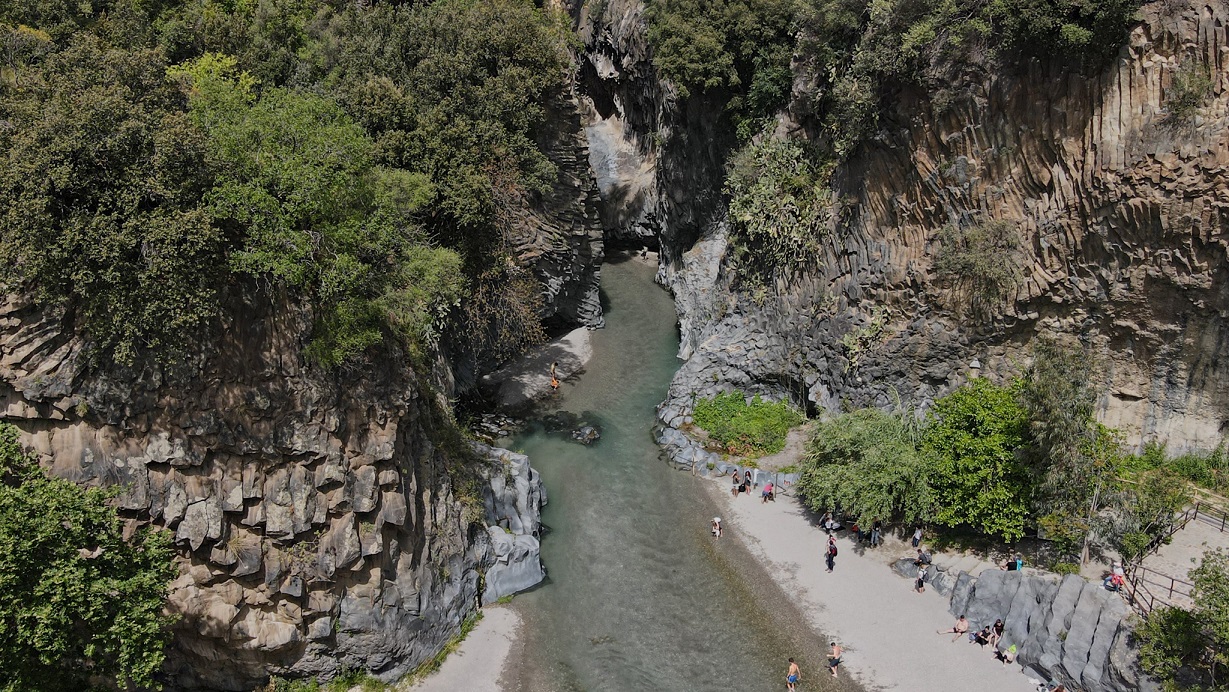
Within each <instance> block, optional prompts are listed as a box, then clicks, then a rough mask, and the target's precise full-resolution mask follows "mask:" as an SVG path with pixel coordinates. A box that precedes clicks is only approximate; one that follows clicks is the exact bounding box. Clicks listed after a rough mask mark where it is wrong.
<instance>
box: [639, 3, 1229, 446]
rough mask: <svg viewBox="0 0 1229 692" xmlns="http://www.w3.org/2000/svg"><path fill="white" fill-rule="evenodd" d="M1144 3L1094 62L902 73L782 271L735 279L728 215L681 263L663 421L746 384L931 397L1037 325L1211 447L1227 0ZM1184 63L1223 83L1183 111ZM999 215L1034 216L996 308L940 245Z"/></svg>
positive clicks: (802, 396)
mask: <svg viewBox="0 0 1229 692" xmlns="http://www.w3.org/2000/svg"><path fill="white" fill-rule="evenodd" d="M1142 17H1143V21H1142V22H1141V23H1140V24H1138V25H1137V26H1136V27H1135V28H1134V30H1133V31H1132V33H1131V35H1130V39H1129V43H1128V45H1127V46H1125V47H1124V48H1123V49H1122V50H1121V52H1120V54H1119V56H1118V58H1117V59H1116V60H1115V61H1114V62H1113V63H1112V64H1111V65H1109V66H1108V67H1106V68H1105V69H1104V70H1102V71H1100V72H1099V73H1097V74H1093V75H1089V76H1085V75H1081V74H1078V73H1076V72H1075V71H1073V70H1070V69H1068V68H1067V67H1066V66H1064V65H1061V64H1057V63H1054V62H1050V63H1036V62H1035V63H1032V64H1029V65H1027V66H1025V68H1024V69H1023V71H1022V72H1019V73H1015V74H1012V73H1004V74H997V75H994V76H992V77H989V78H987V79H986V81H985V82H984V83H976V84H969V85H966V86H967V87H968V88H969V89H970V91H971V93H972V95H973V96H972V98H970V99H968V100H967V101H964V102H962V103H961V104H960V105H958V106H955V107H952V108H951V109H949V110H944V111H941V110H939V109H938V108H937V107H936V106H935V105H934V104H932V103H930V102H929V101H928V100H927V98H926V95H925V94H921V93H915V92H909V91H904V92H902V93H900V94H899V95H898V98H896V99H895V100H894V101H895V102H894V104H893V108H892V110H891V112H889V113H888V114H887V116H886V118H885V123H886V125H885V126H884V128H883V129H882V130H881V132H880V133H879V136H878V137H877V138H876V140H875V141H873V142H871V143H869V144H867V145H865V146H864V147H863V148H862V149H861V150H860V151H859V152H858V154H857V155H856V156H855V157H854V158H853V159H852V160H851V161H850V162H848V164H846V165H845V166H843V167H842V168H841V169H839V170H838V171H837V173H836V176H835V178H834V188H835V190H834V191H835V193H836V196H837V198H840V199H845V200H847V204H848V207H847V211H846V213H845V215H844V217H843V218H842V221H841V222H840V223H837V224H836V225H835V228H833V229H832V230H831V233H830V234H829V235H828V236H827V237H826V238H825V239H824V242H823V248H822V252H821V256H820V257H819V258H818V259H817V261H816V262H815V265H814V266H813V267H812V268H810V269H809V270H805V271H803V272H801V274H800V275H798V276H795V277H793V278H792V279H791V280H790V281H788V282H782V283H780V284H779V285H777V286H774V287H771V288H770V290H768V291H766V292H764V293H762V294H760V295H747V294H745V293H739V292H737V291H734V290H731V279H732V277H731V275H730V272H729V271H728V269H729V268H728V265H727V264H726V259H725V245H726V241H727V238H728V230H727V228H726V227H725V225H724V223H723V222H721V220H720V217H719V216H717V217H714V218H713V222H712V223H710V224H709V225H708V226H707V228H706V229H704V232H703V234H702V235H703V237H702V238H701V240H700V241H699V242H698V243H696V244H694V245H691V246H687V247H682V248H679V249H678V252H676V253H675V254H674V256H673V257H672V258H669V259H670V260H671V261H670V263H669V264H668V265H667V266H666V267H665V270H666V275H667V276H668V280H669V281H670V285H671V286H672V287H673V289H674V290H675V293H676V296H677V298H678V303H679V310H680V320H681V322H682V324H683V328H684V333H683V351H682V354H681V355H683V356H684V357H686V358H687V362H686V363H685V364H684V365H683V368H682V369H681V370H680V372H679V374H678V376H677V377H676V378H675V381H674V383H673V385H672V387H671V392H670V397H671V398H670V405H668V406H666V407H664V408H663V411H662V418H663V421H664V422H666V423H670V424H673V425H676V426H677V425H678V424H680V423H682V422H683V421H684V420H685V417H686V415H687V413H688V411H689V406H690V401H691V399H692V397H693V396H694V395H696V394H699V395H708V394H711V393H712V392H713V391H716V390H721V389H728V388H733V387H737V388H741V389H743V390H744V391H756V392H762V393H766V394H770V395H773V396H778V397H779V396H789V397H791V398H792V399H794V400H795V401H796V402H798V403H800V404H801V403H805V404H807V405H808V406H812V407H816V408H820V409H828V410H837V409H839V408H840V407H841V406H842V405H844V404H848V405H853V406H866V405H874V406H890V405H893V403H894V401H896V400H897V398H899V399H900V400H903V401H905V402H912V403H915V404H918V405H921V406H925V405H926V404H927V403H928V402H929V401H930V400H932V399H933V398H935V397H936V396H939V395H941V394H942V393H944V392H946V391H948V390H950V389H951V388H952V387H954V386H956V385H958V384H959V383H961V382H962V381H964V380H965V378H967V377H968V376H969V373H970V369H969V365H970V364H971V363H973V362H974V361H975V360H976V361H977V363H978V364H979V365H980V366H981V370H980V373H981V374H991V375H994V376H1001V377H1006V376H1010V375H1012V374H1015V373H1018V372H1019V371H1020V370H1021V368H1022V366H1023V364H1024V363H1025V361H1026V360H1027V347H1028V344H1029V343H1030V341H1031V340H1032V339H1033V338H1034V337H1036V336H1037V335H1039V334H1056V333H1061V334H1070V335H1074V336H1077V337H1079V338H1080V339H1082V340H1083V341H1085V342H1086V343H1088V344H1090V345H1091V346H1092V347H1093V348H1094V349H1095V351H1096V352H1098V353H1099V354H1100V356H1101V359H1102V361H1103V362H1104V363H1105V367H1106V373H1105V377H1106V380H1107V381H1106V390H1105V391H1106V393H1105V395H1104V396H1103V398H1102V400H1101V402H1100V416H1101V418H1102V419H1103V420H1104V422H1106V423H1108V424H1110V425H1114V426H1117V427H1121V428H1123V429H1126V430H1128V431H1131V432H1135V433H1140V434H1142V437H1143V438H1144V439H1147V438H1154V439H1159V440H1162V441H1166V442H1168V443H1169V444H1170V445H1171V449H1181V448H1184V447H1192V446H1211V445H1215V444H1216V442H1217V441H1218V440H1219V438H1220V435H1221V433H1222V432H1223V429H1224V427H1225V425H1226V421H1229V361H1226V360H1225V359H1223V358H1221V357H1220V355H1221V351H1222V350H1223V348H1224V344H1225V342H1226V339H1227V338H1229V331H1227V330H1226V327H1225V324H1224V322H1225V315H1226V314H1227V311H1229V293H1227V292H1226V291H1227V290H1229V289H1227V288H1226V286H1227V285H1229V284H1227V283H1226V268H1227V265H1226V239H1227V231H1229V185H1227V183H1229V180H1227V173H1229V168H1227V164H1229V27H1227V25H1226V21H1227V20H1229V9H1227V8H1226V7H1225V6H1224V5H1222V4H1218V3H1208V4H1205V3H1202V2H1181V1H1176V2H1168V3H1153V4H1149V5H1146V6H1145V8H1144V10H1143V11H1142ZM1190 63H1196V64H1199V65H1202V66H1206V67H1207V68H1208V70H1209V72H1210V74H1211V75H1212V82H1213V86H1212V92H1211V95H1210V97H1209V98H1208V99H1207V100H1206V102H1205V103H1203V104H1202V105H1201V106H1200V108H1199V109H1198V111H1197V113H1196V114H1195V116H1194V117H1193V118H1191V119H1190V120H1180V119H1177V118H1174V117H1171V115H1170V114H1169V106H1168V101H1167V98H1168V94H1169V92H1170V91H1171V88H1172V86H1171V85H1172V83H1173V80H1174V75H1175V74H1176V73H1177V71H1178V69H1179V66H1180V65H1185V64H1190ZM667 150H668V149H667ZM658 165H659V168H666V167H675V168H680V169H687V168H688V165H689V162H685V161H664V160H659V162H658ZM661 180H662V182H661V184H662V185H667V184H668V181H667V179H661ZM670 194H671V193H670V192H669V191H666V190H660V191H659V195H660V196H662V197H668V196H669V195H670ZM667 211H668V210H667ZM1000 219H1001V220H1006V221H1008V222H1010V223H1011V224H1013V225H1016V226H1018V228H1019V229H1020V231H1021V235H1022V240H1023V249H1022V251H1021V253H1020V257H1019V258H1018V261H1019V263H1020V265H1021V268H1022V270H1023V272H1022V273H1023V276H1024V277H1025V279H1024V281H1022V282H1021V283H1020V284H1019V285H1018V286H1017V287H1016V289H1015V290H1014V292H1013V293H1012V295H1010V296H1009V299H1008V300H1007V301H1006V304H1005V305H1004V306H1003V309H1002V310H1001V311H999V312H998V314H997V315H995V316H994V317H993V318H990V319H981V318H978V317H976V316H975V315H973V314H972V313H971V312H970V311H969V309H968V298H967V296H966V295H965V294H964V293H963V292H962V290H961V289H960V288H959V287H957V286H952V285H950V284H949V283H948V282H947V281H946V280H945V279H944V277H942V276H940V275H939V273H938V272H937V271H936V268H935V262H934V259H935V254H936V251H937V249H938V243H939V240H938V238H939V234H940V232H941V231H942V229H943V228H944V227H945V226H958V225H967V224H969V223H974V222H977V221H986V220H1000ZM671 222H672V221H671V218H670V216H669V214H668V213H667V214H666V224H667V225H669V224H670V223H671ZM679 223H683V224H692V225H694V224H695V219H694V218H683V219H681V220H680V221H679ZM663 237H665V236H663ZM847 335H849V338H848V339H846V344H849V343H852V344H853V347H850V346H848V345H846V344H842V339H843V338H846V337H847Z"/></svg>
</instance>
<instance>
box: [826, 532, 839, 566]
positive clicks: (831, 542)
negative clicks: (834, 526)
mask: <svg viewBox="0 0 1229 692" xmlns="http://www.w3.org/2000/svg"><path fill="white" fill-rule="evenodd" d="M825 560H826V561H827V563H828V571H829V572H831V571H832V568H833V567H836V536H829V537H828V554H827V555H826V556H825Z"/></svg>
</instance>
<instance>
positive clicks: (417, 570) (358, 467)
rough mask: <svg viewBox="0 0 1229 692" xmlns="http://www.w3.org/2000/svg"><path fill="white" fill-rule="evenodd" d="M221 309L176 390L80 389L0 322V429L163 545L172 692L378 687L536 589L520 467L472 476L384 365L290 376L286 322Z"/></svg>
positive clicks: (66, 345)
mask: <svg viewBox="0 0 1229 692" xmlns="http://www.w3.org/2000/svg"><path fill="white" fill-rule="evenodd" d="M231 307H232V309H231V310H230V311H229V314H232V315H237V316H242V317H241V318H240V317H236V318H234V319H233V320H232V321H231V323H230V324H228V325H227V326H226V330H225V334H224V335H223V337H222V338H221V339H220V341H219V342H218V344H216V348H213V349H208V350H207V351H206V354H205V355H204V356H202V357H200V358H199V359H198V360H196V361H194V362H192V363H189V364H186V365H184V366H182V367H181V368H178V369H174V370H168V369H163V368H158V367H154V366H144V367H141V368H138V369H132V370H124V369H122V368H117V367H111V368H103V369H96V368H91V367H89V365H88V360H87V358H86V356H85V355H84V353H83V352H82V347H81V343H80V342H79V341H78V340H77V338H76V337H75V336H73V333H72V330H71V329H68V328H66V326H65V325H64V324H63V322H62V321H61V320H60V319H59V318H58V317H57V316H54V315H49V314H46V313H44V312H43V311H41V310H40V309H39V308H38V306H36V305H34V304H32V303H31V302H29V301H28V300H24V299H22V298H16V297H13V298H10V299H9V300H8V301H7V302H6V303H5V304H4V305H3V307H0V413H2V414H3V418H4V419H6V420H8V421H10V422H13V423H14V424H16V425H17V426H18V427H20V429H21V430H22V431H23V433H24V437H23V439H24V442H25V443H26V444H28V445H29V446H31V447H32V448H33V449H34V450H35V451H36V452H37V453H38V454H39V455H40V457H41V458H42V460H43V462H44V464H45V466H46V467H47V468H48V469H49V470H50V471H52V472H53V473H55V474H58V475H60V476H63V477H65V478H68V479H71V480H73V481H76V482H78V483H83V484H91V485H94V484H97V485H110V486H117V485H118V486H122V487H123V488H124V492H123V494H122V495H121V496H120V497H119V498H118V503H119V507H120V509H121V511H122V514H123V515H124V516H125V517H127V521H128V523H129V526H131V527H133V528H135V527H136V526H137V525H139V524H141V523H144V522H152V523H154V524H156V525H158V526H161V527H165V528H166V529H167V530H169V531H171V532H173V533H174V536H175V545H176V547H177V550H178V556H177V562H178V565H179V571H180V575H179V578H178V579H176V580H175V582H174V583H173V584H172V586H171V593H170V600H169V608H170V610H171V612H173V613H174V614H176V615H178V616H179V617H180V620H179V621H178V622H177V624H176V625H175V630H174V639H173V644H172V647H173V648H172V650H171V651H170V652H169V654H168V661H167V667H166V681H167V683H168V686H169V687H170V688H171V689H220V690H250V689H252V688H253V687H255V686H256V685H258V684H260V683H262V682H263V681H264V680H265V679H266V678H267V676H268V675H270V674H276V675H284V676H292V677H293V676H300V675H309V674H310V675H323V676H328V675H330V674H332V673H334V672H336V671H337V670H339V669H341V668H363V669H366V670H369V671H371V672H372V673H374V674H376V675H378V676H379V677H381V678H383V679H387V680H391V679H394V678H396V677H398V676H400V675H401V674H403V673H405V672H406V671H408V670H410V669H412V668H413V667H414V666H415V665H417V664H418V663H419V662H421V661H423V660H424V659H426V658H428V657H430V656H432V655H434V654H435V652H436V651H438V650H439V649H440V647H441V646H442V645H443V644H444V643H445V642H446V641H447V640H448V639H449V638H450V637H452V636H453V635H454V634H455V633H456V632H457V630H458V629H459V627H460V624H461V622H462V621H463V620H464V618H465V617H466V616H468V615H469V614H471V613H472V612H473V611H474V609H475V607H477V603H478V601H479V599H480V598H482V599H483V600H487V601H489V600H494V599H495V598H498V597H499V596H500V595H504V594H507V593H511V592H513V591H515V590H518V589H521V588H525V587H526V586H528V585H530V584H532V583H535V582H536V581H537V580H540V579H541V577H542V567H541V563H540V560H539V559H538V553H537V537H536V533H537V531H538V528H539V520H538V512H539V509H540V507H541V504H542V503H543V502H544V501H545V497H544V495H543V494H542V490H541V484H540V479H539V477H538V475H537V473H536V472H534V471H533V470H532V469H531V468H530V467H529V464H528V460H527V459H525V458H524V457H523V456H520V455H511V454H510V453H508V452H506V451H504V450H492V449H488V448H481V449H479V450H478V452H479V453H477V454H475V453H474V451H473V450H471V449H470V448H469V447H468V445H467V444H466V443H465V442H464V441H463V440H462V439H461V438H460V436H459V435H458V434H457V433H456V431H455V428H454V427H453V424H452V422H451V420H450V419H449V417H448V415H447V414H446V413H444V409H443V408H442V407H441V404H440V403H439V402H438V401H436V400H435V399H434V398H433V397H432V396H431V395H429V394H428V393H427V392H428V391H429V390H428V389H427V388H426V387H425V386H424V385H423V383H422V381H421V380H420V379H419V376H418V374H417V373H416V372H415V371H414V369H413V367H412V366H411V365H410V364H409V363H407V362H404V361H403V360H401V359H400V358H399V357H398V356H397V355H396V354H392V353H390V354H386V357H385V358H383V359H380V360H379V361H378V362H376V363H375V364H374V365H373V366H372V367H371V368H370V369H369V370H363V371H357V370H343V371H342V372H340V373H329V372H320V371H318V370H316V369H313V368H311V367H309V366H308V365H306V364H305V363H304V361H303V359H302V357H301V352H302V346H303V341H304V339H305V338H306V327H307V325H309V324H310V318H309V316H307V315H305V314H304V312H303V311H302V310H296V309H292V308H288V307H287V306H286V305H281V306H274V305H272V304H270V301H268V300H267V299H264V298H263V297H262V296H259V295H253V296H250V297H249V298H248V299H245V300H237V301H236V303H235V305H233V306H231ZM488 527H489V528H488ZM496 531H497V532H498V534H499V535H498V537H497V536H496V535H495V533H496ZM484 573H485V575H486V584H487V591H486V593H485V594H480V593H479V591H480V588H481V585H482V583H483V579H482V577H483V575H484Z"/></svg>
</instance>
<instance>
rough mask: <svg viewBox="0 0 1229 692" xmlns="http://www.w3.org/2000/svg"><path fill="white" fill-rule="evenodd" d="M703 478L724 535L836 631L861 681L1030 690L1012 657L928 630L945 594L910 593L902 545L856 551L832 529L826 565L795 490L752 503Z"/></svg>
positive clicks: (820, 537)
mask: <svg viewBox="0 0 1229 692" xmlns="http://www.w3.org/2000/svg"><path fill="white" fill-rule="evenodd" d="M704 485H705V487H706V488H707V489H708V491H709V492H710V493H713V494H714V497H715V499H717V500H718V502H719V503H720V505H721V506H722V507H723V508H724V509H723V511H724V512H725V514H723V515H722V516H723V519H724V520H725V524H726V525H727V534H726V535H727V537H732V536H738V537H739V538H740V539H742V540H743V541H744V542H745V543H746V544H747V546H748V549H749V550H750V551H751V552H752V554H754V555H756V556H757V557H759V558H760V559H761V560H763V562H764V564H765V566H766V567H767V568H768V570H769V572H770V573H771V574H773V575H774V578H775V579H776V581H777V582H778V583H779V584H780V585H781V587H782V588H783V589H784V590H785V591H786V592H787V593H789V594H791V595H793V596H794V597H795V599H796V602H797V605H798V606H799V608H800V609H802V611H803V612H804V613H805V615H806V616H807V617H808V618H809V619H810V621H811V622H812V624H813V626H814V627H815V628H816V629H817V630H822V631H825V632H828V633H831V634H832V636H834V637H836V638H837V639H838V641H839V642H840V643H841V644H842V646H844V647H845V649H846V654H845V662H844V664H843V666H842V668H843V669H844V670H845V674H849V673H852V674H853V675H854V676H855V677H857V679H858V680H859V681H860V682H861V683H862V685H863V686H865V687H866V688H867V689H875V690H908V692H918V691H920V690H927V691H929V690H944V691H948V692H962V691H964V690H968V691H969V692H974V691H976V692H984V690H995V692H1033V691H1034V690H1035V683H1031V682H1029V680H1028V678H1027V677H1026V676H1025V675H1024V674H1023V673H1022V671H1021V669H1020V667H1019V666H1014V665H1013V666H1004V665H1003V664H1001V663H999V662H998V661H996V660H995V659H994V658H993V657H992V655H991V653H990V650H989V649H988V648H987V649H982V648H981V647H978V646H977V645H975V644H970V643H968V642H967V641H957V642H952V636H951V635H947V636H944V635H941V634H936V630H940V629H944V628H948V627H951V625H952V623H953V622H954V621H955V618H954V617H953V616H952V615H950V614H948V612H947V607H948V601H947V599H946V598H943V597H942V596H939V595H938V594H936V593H934V592H933V591H929V590H928V591H927V592H926V593H923V594H918V593H914V592H913V591H912V589H911V586H912V584H911V582H909V581H908V580H906V579H902V578H901V577H899V576H897V575H896V574H895V573H894V572H892V570H891V569H890V568H889V566H888V563H889V562H890V561H891V560H892V559H894V558H899V557H905V556H906V554H905V553H901V552H899V551H895V552H891V553H889V552H886V551H888V550H891V549H890V548H886V547H885V548H880V549H879V550H880V551H881V552H876V551H871V550H865V551H863V550H862V549H856V548H855V547H854V544H853V543H852V542H851V541H849V540H847V539H844V538H841V539H838V541H837V544H838V547H839V550H840V552H839V554H838V555H837V558H836V569H835V571H834V572H833V573H831V574H828V573H827V572H826V567H825V565H824V559H823V556H822V554H821V549H822V548H823V546H824V544H825V541H826V537H825V535H824V533H823V531H821V530H820V529H819V528H818V527H817V526H815V525H814V524H813V523H812V519H811V517H810V514H809V513H808V512H807V511H805V509H804V508H803V507H802V505H801V504H800V503H799V502H798V501H797V500H796V499H794V498H788V497H782V498H781V499H780V500H778V501H777V502H775V503H774V502H769V503H767V504H761V502H760V501H759V498H758V497H746V496H743V497H739V498H733V497H731V496H730V494H729V492H728V490H727V488H726V485H725V483H724V482H707V483H704ZM722 540H725V539H724V538H723V539H722ZM859 552H862V553H863V554H859ZM819 674H822V675H825V676H826V675H827V672H826V671H805V672H804V680H806V679H808V678H809V679H810V680H815V679H816V677H818V675H819ZM801 689H802V690H806V689H815V687H814V686H805V687H802V688H801Z"/></svg>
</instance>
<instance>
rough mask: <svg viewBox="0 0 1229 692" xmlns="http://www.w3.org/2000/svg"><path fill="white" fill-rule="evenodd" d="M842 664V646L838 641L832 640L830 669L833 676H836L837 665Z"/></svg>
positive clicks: (829, 658)
mask: <svg viewBox="0 0 1229 692" xmlns="http://www.w3.org/2000/svg"><path fill="white" fill-rule="evenodd" d="M839 665H841V647H840V645H839V644H837V643H836V642H832V655H830V656H828V670H830V671H832V677H834V678H835V677H836V667H837V666H839Z"/></svg>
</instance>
